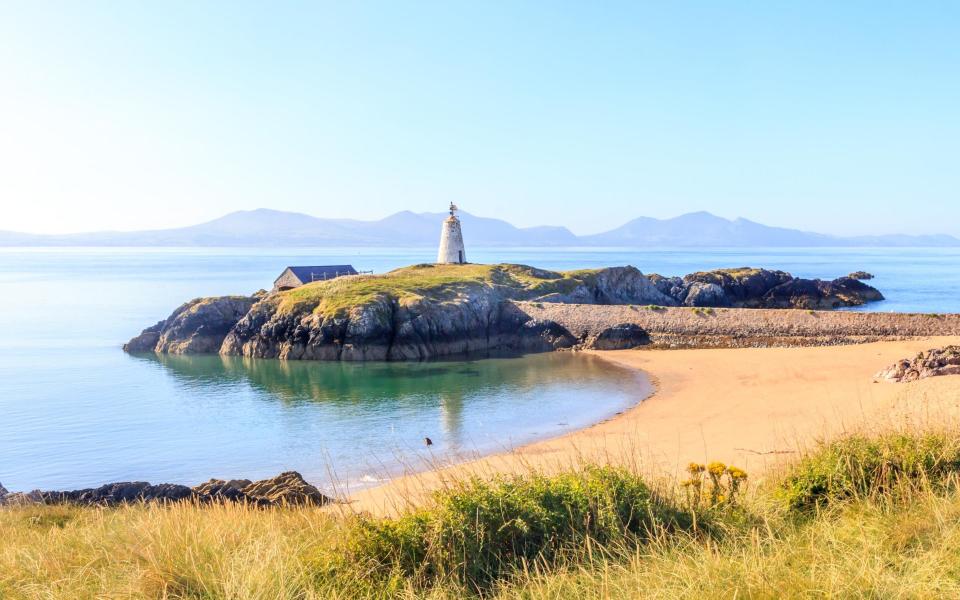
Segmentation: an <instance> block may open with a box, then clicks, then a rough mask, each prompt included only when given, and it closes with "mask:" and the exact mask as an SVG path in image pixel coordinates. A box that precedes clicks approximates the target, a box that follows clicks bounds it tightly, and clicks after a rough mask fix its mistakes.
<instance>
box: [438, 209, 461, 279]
mask: <svg viewBox="0 0 960 600" xmlns="http://www.w3.org/2000/svg"><path fill="white" fill-rule="evenodd" d="M457 210H458V209H457V205H456V204H454V203H453V202H451V203H450V216H449V217H447V218H446V219H444V221H443V228H442V229H441V230H440V250H439V251H438V252H437V262H438V263H440V264H455V265H462V264H464V263H465V262H467V252H466V250H464V248H463V232H462V231H460V219H458V218H457V215H456V212H457Z"/></svg>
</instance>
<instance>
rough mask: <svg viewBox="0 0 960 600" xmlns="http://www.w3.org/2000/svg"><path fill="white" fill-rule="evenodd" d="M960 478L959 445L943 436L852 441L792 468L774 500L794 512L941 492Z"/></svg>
mask: <svg viewBox="0 0 960 600" xmlns="http://www.w3.org/2000/svg"><path fill="white" fill-rule="evenodd" d="M957 473H960V440H958V439H957V438H956V436H952V435H948V434H946V433H923V434H910V433H890V434H885V435H882V436H876V437H867V436H862V435H852V436H847V437H844V438H840V439H838V440H835V441H832V442H829V443H824V444H821V445H820V446H819V447H818V448H817V449H816V450H815V451H813V452H811V453H810V454H808V455H806V456H804V457H803V458H802V459H801V460H800V461H799V462H798V463H796V464H795V465H793V466H792V467H790V469H789V471H788V472H787V474H786V476H785V477H784V478H783V480H782V481H781V482H780V484H779V486H778V490H777V495H778V496H779V497H780V498H781V499H782V500H783V501H784V502H785V503H786V505H787V506H788V507H789V508H791V509H794V510H806V509H810V508H813V507H816V506H818V505H822V504H827V503H830V502H835V501H842V500H846V499H849V498H861V497H867V496H874V495H887V494H889V493H890V492H891V491H893V490H895V489H897V488H898V487H902V486H904V485H906V486H907V487H910V486H915V485H927V484H929V485H933V486H935V487H945V486H947V485H948V484H950V483H951V482H952V481H953V479H954V477H955V476H956V474H957Z"/></svg>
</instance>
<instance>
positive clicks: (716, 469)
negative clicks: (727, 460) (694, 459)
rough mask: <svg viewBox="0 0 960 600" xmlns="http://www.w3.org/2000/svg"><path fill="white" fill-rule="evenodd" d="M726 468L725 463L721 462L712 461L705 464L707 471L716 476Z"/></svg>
mask: <svg viewBox="0 0 960 600" xmlns="http://www.w3.org/2000/svg"><path fill="white" fill-rule="evenodd" d="M726 470H727V465H725V464H723V463H722V462H712V463H710V464H709V465H707V471H709V472H710V474H711V475H716V476H717V477H719V476H720V475H723V472H724V471H726Z"/></svg>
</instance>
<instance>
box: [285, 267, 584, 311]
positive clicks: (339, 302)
mask: <svg viewBox="0 0 960 600" xmlns="http://www.w3.org/2000/svg"><path fill="white" fill-rule="evenodd" d="M596 272H597V270H579V271H567V272H555V271H546V270H543V269H537V268H534V267H528V266H525V265H511V264H500V265H475V264H467V265H442V264H438V265H434V264H422V265H413V266H410V267H403V268H400V269H395V270H393V271H390V272H389V273H384V274H382V275H356V276H351V277H340V278H337V279H333V280H330V281H317V282H314V283H309V284H307V285H304V286H301V287H298V288H295V289H293V290H290V291H287V292H283V293H282V294H281V299H280V310H281V311H282V312H291V311H294V310H296V309H297V308H299V307H302V306H304V305H306V306H312V307H315V308H314V311H315V312H319V313H323V314H327V315H331V314H337V313H340V312H346V311H348V310H350V309H351V308H353V307H355V306H362V305H364V304H367V303H369V302H373V301H375V300H377V299H379V298H396V299H397V300H398V301H399V302H400V303H401V304H403V303H405V302H409V301H411V300H422V299H425V298H426V299H431V300H435V301H444V300H450V299H453V298H456V297H457V296H459V295H460V294H463V293H464V292H467V291H470V290H471V289H473V290H476V289H480V288H491V289H496V290H498V291H500V292H502V294H503V295H504V297H507V298H511V299H514V300H525V299H528V298H536V297H541V296H544V295H547V294H553V293H568V292H570V291H572V290H573V289H575V288H576V287H577V286H579V285H583V284H587V283H589V282H590V281H591V278H592V277H593V275H594V274H595V273H596Z"/></svg>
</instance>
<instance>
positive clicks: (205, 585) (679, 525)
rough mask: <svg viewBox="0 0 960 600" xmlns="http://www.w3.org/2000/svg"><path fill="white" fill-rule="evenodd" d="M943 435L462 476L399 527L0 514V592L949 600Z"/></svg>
mask: <svg viewBox="0 0 960 600" xmlns="http://www.w3.org/2000/svg"><path fill="white" fill-rule="evenodd" d="M957 433H958V432H957V431H944V432H931V431H926V432H922V431H913V432H908V433H888V434H883V435H879V436H872V437H867V436H851V437H847V438H843V439H839V440H834V441H831V442H828V443H825V444H821V445H820V446H819V447H816V448H814V449H812V450H811V451H810V452H809V453H807V454H806V455H804V456H803V457H801V458H800V459H798V460H797V461H796V462H795V463H793V464H792V465H789V466H788V467H786V468H785V469H784V471H783V472H781V473H778V474H776V475H775V476H770V477H769V478H768V479H767V480H766V481H764V482H762V483H758V484H754V485H753V488H748V487H746V482H747V481H749V479H745V474H743V473H742V472H740V471H739V470H737V469H736V468H731V467H728V466H726V465H719V464H716V463H714V464H709V465H692V466H691V468H690V469H689V471H690V479H688V480H687V481H684V482H682V485H671V484H665V483H659V484H651V483H649V482H646V481H644V480H643V479H641V478H640V477H638V476H636V475H635V474H633V473H631V472H630V471H628V470H624V469H614V468H609V467H584V468H579V469H575V470H571V471H570V472H568V473H564V474H561V475H556V476H549V477H548V476H541V475H538V474H535V473H530V474H528V475H526V476H524V477H520V478H501V479H495V480H492V481H478V480H473V481H464V482H461V483H460V484H459V485H457V486H454V487H452V488H451V489H448V490H446V491H444V492H443V493H441V494H440V495H438V496H437V497H436V498H435V499H434V501H433V502H432V503H431V504H429V505H427V506H424V507H423V508H421V509H419V510H418V511H416V512H413V513H410V514H407V515H405V516H402V517H400V518H397V519H373V518H367V517H361V516H350V517H342V516H339V515H333V514H329V513H327V512H324V511H323V510H321V509H304V508H298V509H271V510H259V509H253V508H248V507H245V506H231V505H228V506H213V507H197V506H192V505H178V506H169V507H159V506H129V507H124V508H119V509H93V508H75V507H13V508H5V509H2V510H0V536H2V543H0V597H3V598H129V597H148V598H355V597H371V598H386V597H400V598H407V597H409V598H414V597H426V598H460V597H464V596H478V595H479V596H485V597H497V598H573V597H577V598H621V597H622V598H628V597H643V598H677V597H697V598H732V597H738V598H808V597H823V596H828V597H829V596H832V597H844V598H847V597H863V598H888V597H902V598H942V597H958V596H960V489H958V486H957V483H958V475H960V437H958V435H957Z"/></svg>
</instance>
